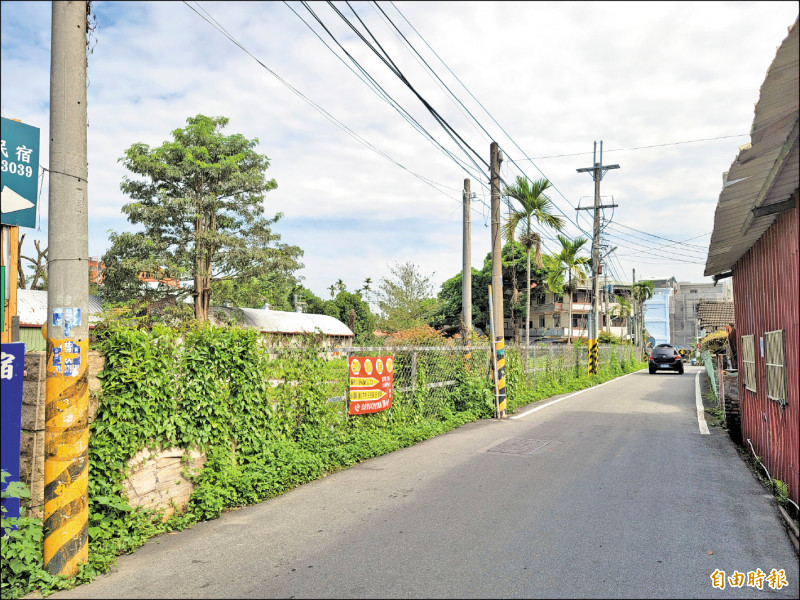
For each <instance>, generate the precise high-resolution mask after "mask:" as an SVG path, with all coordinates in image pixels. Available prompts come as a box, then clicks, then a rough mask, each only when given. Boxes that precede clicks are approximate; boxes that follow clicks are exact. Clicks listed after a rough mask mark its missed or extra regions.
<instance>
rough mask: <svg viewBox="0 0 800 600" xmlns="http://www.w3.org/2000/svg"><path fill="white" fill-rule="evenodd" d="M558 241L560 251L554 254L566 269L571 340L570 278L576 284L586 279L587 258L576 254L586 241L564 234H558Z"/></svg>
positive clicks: (571, 287) (570, 336) (570, 339)
mask: <svg viewBox="0 0 800 600" xmlns="http://www.w3.org/2000/svg"><path fill="white" fill-rule="evenodd" d="M558 241H559V243H560V244H561V251H560V252H559V253H558V254H557V255H556V258H557V259H558V261H559V263H561V265H562V268H563V269H564V270H566V271H567V275H568V278H569V279H568V283H567V291H568V293H569V338H568V339H569V341H570V342H571V341H572V289H573V285H572V280H573V277H574V278H575V283H576V284H581V283H584V282H585V281H586V279H587V274H586V269H585V267H586V266H587V265H588V264H589V259H588V258H587V257H586V256H578V252H580V251H581V249H582V248H583V245H584V244H585V243H586V242H588V241H589V240H587V239H586V238H581V237H579V238H575V239H574V240H572V241H570V240H568V239H567V237H566V236H563V235H561V234H558Z"/></svg>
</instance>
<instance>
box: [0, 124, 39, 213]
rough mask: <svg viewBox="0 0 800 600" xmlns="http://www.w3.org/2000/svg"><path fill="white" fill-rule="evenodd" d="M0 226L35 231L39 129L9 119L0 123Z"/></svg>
mask: <svg viewBox="0 0 800 600" xmlns="http://www.w3.org/2000/svg"><path fill="white" fill-rule="evenodd" d="M1 125H2V126H1V127H0V132H1V133H2V147H1V148H0V152H2V156H0V159H2V169H1V171H2V173H0V194H2V198H0V200H2V202H0V204H2V219H1V220H0V222H2V224H3V225H18V226H19V227H36V199H37V192H38V189H39V128H38V127H33V126H31V125H26V124H24V123H20V122H18V121H14V120H13V119H6V118H3V119H2V124H1Z"/></svg>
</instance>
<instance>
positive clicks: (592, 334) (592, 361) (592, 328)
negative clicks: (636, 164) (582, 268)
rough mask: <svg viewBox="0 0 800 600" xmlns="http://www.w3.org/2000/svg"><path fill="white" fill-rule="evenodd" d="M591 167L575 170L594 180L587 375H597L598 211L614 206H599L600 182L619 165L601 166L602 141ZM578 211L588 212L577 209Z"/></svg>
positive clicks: (598, 315) (613, 205) (595, 144)
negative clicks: (590, 308)
mask: <svg viewBox="0 0 800 600" xmlns="http://www.w3.org/2000/svg"><path fill="white" fill-rule="evenodd" d="M593 164H594V166H593V167H584V168H581V169H576V170H577V172H578V173H591V174H592V179H594V207H593V208H594V236H593V238H592V264H591V267H592V319H591V320H590V324H589V374H590V375H593V374H596V373H597V323H598V319H599V318H600V302H599V292H600V278H599V276H598V275H599V270H600V209H601V208H613V207H615V206H617V205H616V204H605V205H601V204H600V181H602V179H603V177H604V176H605V174H606V171H608V170H609V169H619V165H605V166H603V141H602V140H601V141H600V161H599V162H598V161H597V142H595V143H594V160H593ZM578 210H589V207H587V208H585V209H584V208H578Z"/></svg>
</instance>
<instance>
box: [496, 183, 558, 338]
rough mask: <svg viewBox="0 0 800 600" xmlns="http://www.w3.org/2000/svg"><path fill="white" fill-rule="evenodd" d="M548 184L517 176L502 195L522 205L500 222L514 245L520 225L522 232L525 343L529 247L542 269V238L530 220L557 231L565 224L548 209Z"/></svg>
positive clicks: (528, 335)
mask: <svg viewBox="0 0 800 600" xmlns="http://www.w3.org/2000/svg"><path fill="white" fill-rule="evenodd" d="M549 187H550V182H549V181H547V179H544V178H542V179H537V180H536V181H534V182H533V183H530V182H529V181H528V179H527V178H526V177H522V176H517V180H516V183H515V184H514V185H512V186H508V185H507V186H505V187H504V188H503V195H505V196H508V197H509V198H513V199H514V200H516V201H517V202H519V203H520V204H521V205H522V209H521V210H518V211H514V212H512V213H511V214H510V215H509V216H508V221H506V223H505V225H503V233H505V235H506V237H507V238H509V239H510V240H511V242H512V244H513V241H514V232H515V231H516V230H517V227H519V226H520V224H521V225H522V229H523V233H522V235H521V236H520V238H519V241H520V242H522V245H523V246H525V251H526V253H527V257H528V280H527V281H528V283H527V285H526V286H525V287H526V288H527V290H528V299H527V309H526V311H525V345H526V346H530V343H531V332H530V328H531V248H534V247H535V248H536V252H535V254H534V262H535V264H536V267H537V268H539V269H541V268H543V267H544V265H543V264H542V239H541V237H540V236H539V234H538V233H536V232H535V231H533V222H534V221H536V222H537V223H538V224H539V225H544V226H545V227H552V228H553V229H555V230H556V231H560V230H561V228H562V227H563V226H564V220H563V219H562V218H561V217H558V216H556V215H554V214H553V213H552V212H551V211H552V208H553V203H552V202H551V201H550V198H548V197H547V196H546V195H545V193H544V192H545V191H546V190H547V188H549Z"/></svg>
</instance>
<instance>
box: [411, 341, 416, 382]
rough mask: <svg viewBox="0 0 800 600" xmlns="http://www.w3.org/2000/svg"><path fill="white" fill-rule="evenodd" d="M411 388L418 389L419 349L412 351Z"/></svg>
mask: <svg viewBox="0 0 800 600" xmlns="http://www.w3.org/2000/svg"><path fill="white" fill-rule="evenodd" d="M411 390H412V391H413V392H416V391H417V351H416V350H414V351H413V352H412V353H411Z"/></svg>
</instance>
